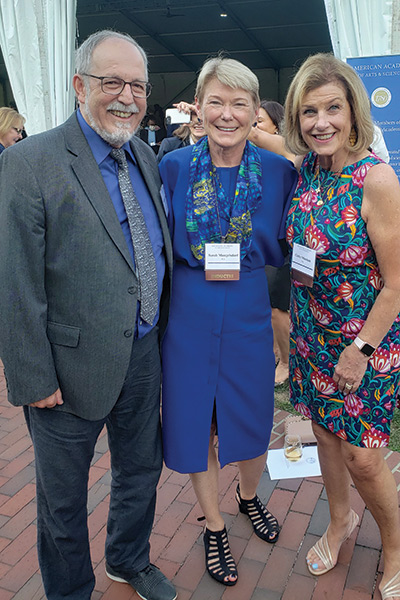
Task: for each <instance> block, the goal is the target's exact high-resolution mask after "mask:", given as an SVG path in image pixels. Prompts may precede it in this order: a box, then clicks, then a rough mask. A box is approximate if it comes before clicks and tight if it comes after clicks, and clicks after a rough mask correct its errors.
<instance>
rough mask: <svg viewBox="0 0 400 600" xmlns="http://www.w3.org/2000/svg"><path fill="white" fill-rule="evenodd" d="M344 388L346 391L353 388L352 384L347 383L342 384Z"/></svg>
mask: <svg viewBox="0 0 400 600" xmlns="http://www.w3.org/2000/svg"><path fill="white" fill-rule="evenodd" d="M344 387H345V388H346V390H351V389H352V387H353V384H351V383H349V382H347V383H345V384H344Z"/></svg>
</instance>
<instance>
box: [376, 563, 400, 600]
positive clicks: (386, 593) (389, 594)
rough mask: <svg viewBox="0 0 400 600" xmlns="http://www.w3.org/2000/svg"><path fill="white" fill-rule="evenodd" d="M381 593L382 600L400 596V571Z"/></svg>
mask: <svg viewBox="0 0 400 600" xmlns="http://www.w3.org/2000/svg"><path fill="white" fill-rule="evenodd" d="M379 591H380V593H381V596H382V600H389V598H395V597H396V596H400V570H399V571H397V573H396V575H394V576H393V577H392V579H389V581H388V582H387V583H386V584H385V585H384V586H383V588H382V589H381V590H379Z"/></svg>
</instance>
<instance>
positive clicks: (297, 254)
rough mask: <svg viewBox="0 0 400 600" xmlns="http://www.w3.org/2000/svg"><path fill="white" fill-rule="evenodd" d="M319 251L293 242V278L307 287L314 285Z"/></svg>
mask: <svg viewBox="0 0 400 600" xmlns="http://www.w3.org/2000/svg"><path fill="white" fill-rule="evenodd" d="M316 258H317V253H316V251H315V250H313V249H312V248H308V247H307V246H302V245H301V244H296V243H294V244H293V254H292V265H291V266H292V279H294V280H295V281H298V282H299V283H303V284H304V285H306V286H307V287H312V286H313V282H314V273H315V260H316Z"/></svg>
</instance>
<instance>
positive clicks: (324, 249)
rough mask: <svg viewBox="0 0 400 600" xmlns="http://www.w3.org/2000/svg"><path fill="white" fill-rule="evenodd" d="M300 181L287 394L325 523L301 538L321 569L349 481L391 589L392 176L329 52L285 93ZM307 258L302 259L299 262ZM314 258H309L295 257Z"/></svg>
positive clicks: (396, 304)
mask: <svg viewBox="0 0 400 600" xmlns="http://www.w3.org/2000/svg"><path fill="white" fill-rule="evenodd" d="M285 117H286V118H285V122H286V128H287V131H286V142H287V144H288V146H289V147H290V149H291V150H292V152H294V153H295V154H297V155H301V154H303V155H304V153H305V152H307V154H306V155H305V156H304V157H303V158H302V160H299V161H297V162H298V166H299V168H300V177H299V184H298V187H297V190H296V194H295V196H294V198H293V202H292V206H291V208H290V211H289V217H288V230H287V237H288V241H289V244H290V246H291V247H292V254H293V260H292V265H293V279H294V281H293V288H292V298H291V321H292V326H291V351H290V387H291V390H290V391H291V401H292V403H293V405H294V406H295V408H296V409H297V410H298V411H299V412H300V413H302V414H303V415H305V416H307V417H309V418H310V419H312V424H313V429H314V433H315V436H316V438H317V441H318V453H319V459H320V464H321V471H322V475H323V478H324V483H325V487H326V492H327V496H328V502H329V509H330V517H331V520H330V523H329V526H328V529H327V531H326V532H325V533H324V535H323V536H322V538H321V539H320V540H318V541H317V543H316V544H315V545H314V546H313V547H312V548H311V549H310V550H309V552H308V555H307V565H308V569H309V570H310V571H311V573H312V574H313V575H323V574H324V573H326V572H327V571H330V570H331V569H333V568H334V567H335V565H336V563H337V560H338V555H339V550H340V547H341V545H342V543H343V542H344V540H345V539H347V538H348V537H350V535H351V534H352V533H353V531H354V530H355V529H356V527H357V524H358V520H359V518H358V515H357V513H356V512H355V511H354V510H352V509H351V507H350V498H351V493H350V482H351V481H353V483H354V485H355V486H356V488H357V490H358V492H359V493H360V495H361V496H362V498H363V500H364V502H365V503H366V505H367V506H368V508H369V510H370V511H371V513H372V515H373V517H374V518H375V520H376V521H377V524H378V526H379V529H380V534H381V538H382V547H383V555H384V559H385V568H384V574H383V577H382V581H381V583H380V592H381V595H382V598H383V600H400V568H399V565H400V527H399V511H398V497H397V490H396V484H395V480H394V477H393V475H392V473H391V471H390V469H389V467H388V465H387V463H386V461H385V460H384V455H383V453H382V447H385V446H387V445H388V443H389V434H390V421H391V419H392V417H393V410H394V404H395V398H394V390H395V389H396V388H397V386H398V383H399V378H400V318H399V316H400V315H399V311H400V236H399V230H400V187H399V182H398V179H397V177H396V174H395V173H394V171H393V169H392V168H391V167H389V165H387V164H385V163H383V161H382V160H381V159H379V158H377V157H376V156H375V155H374V154H373V152H371V151H370V150H369V147H370V145H371V143H372V140H373V131H374V130H373V124H372V121H371V115H370V106H369V99H368V95H367V93H366V91H365V89H364V87H363V85H362V82H361V80H360V79H359V77H358V75H357V74H356V72H355V71H354V70H353V69H352V68H351V67H350V66H349V65H346V64H345V63H343V62H342V61H341V60H339V59H337V58H335V57H334V56H332V55H330V54H317V55H315V56H312V57H309V58H308V59H307V61H306V62H305V63H304V64H303V65H302V67H301V68H300V70H299V71H298V73H297V75H296V77H295V78H294V79H293V82H292V84H291V86H290V89H289V92H288V96H287V99H286V115H285ZM304 257H305V258H307V260H308V263H306V262H305V260H304ZM312 259H314V262H315V267H314V268H312V269H308V268H304V267H305V266H307V264H311V260H312Z"/></svg>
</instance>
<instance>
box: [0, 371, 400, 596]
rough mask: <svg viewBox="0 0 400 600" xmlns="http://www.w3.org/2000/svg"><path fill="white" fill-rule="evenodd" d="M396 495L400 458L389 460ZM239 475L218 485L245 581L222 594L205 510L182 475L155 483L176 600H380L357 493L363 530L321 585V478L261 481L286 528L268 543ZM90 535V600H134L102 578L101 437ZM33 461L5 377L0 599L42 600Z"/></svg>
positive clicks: (160, 540) (156, 536)
mask: <svg viewBox="0 0 400 600" xmlns="http://www.w3.org/2000/svg"><path fill="white" fill-rule="evenodd" d="M286 414H287V413H285V412H283V411H279V410H277V411H275V418H274V430H273V433H272V439H271V447H273V448H274V447H281V446H282V437H283V423H284V418H285V416H286ZM387 460H388V463H389V465H390V468H391V469H392V471H393V473H394V475H395V478H396V482H397V485H398V489H400V454H399V453H396V452H390V451H388V452H387ZM237 476H238V472H237V468H236V466H235V465H228V466H227V467H225V468H224V469H223V470H222V476H221V482H220V496H221V507H222V510H223V513H224V518H225V522H226V525H227V528H228V530H229V538H230V542H231V548H232V552H233V554H234V556H235V558H236V561H237V562H238V568H239V577H240V578H239V582H238V584H237V585H236V586H234V587H231V588H225V587H224V586H222V585H220V584H218V583H217V582H215V581H214V580H212V579H211V578H210V577H209V575H208V574H207V573H206V572H205V568H204V549H203V543H202V526H201V525H200V524H199V522H198V521H197V517H199V516H200V515H201V510H200V508H199V506H198V504H196V499H195V496H194V493H193V490H192V488H191V485H190V481H189V478H188V477H187V476H186V475H180V474H178V473H174V472H172V471H170V470H169V469H167V468H164V470H163V473H162V477H161V480H160V485H159V494H158V501H157V508H156V520H155V525H154V531H153V534H152V538H151V559H152V561H153V562H155V563H157V565H158V566H159V567H160V568H161V569H162V570H163V571H164V573H165V574H166V575H167V576H168V577H170V578H171V579H172V580H173V581H174V583H175V585H176V587H177V589H178V592H179V596H178V597H179V600H311V599H312V600H380V595H379V593H378V592H377V591H376V589H377V584H378V583H379V580H380V577H381V573H382V561H381V549H380V540H379V533H378V528H377V526H376V524H375V522H374V520H373V519H372V517H371V514H370V512H369V511H368V509H366V508H365V506H364V504H363V502H362V501H361V500H360V498H359V497H358V495H357V493H356V492H355V490H353V492H354V493H353V499H352V505H353V507H354V509H355V510H356V511H357V513H358V514H359V515H360V526H359V527H357V529H356V531H355V532H354V533H353V535H352V536H351V538H350V539H349V540H348V541H346V542H345V543H344V544H343V547H342V550H341V552H340V556H339V563H338V565H337V566H336V568H335V569H334V570H333V571H331V572H330V573H327V574H326V575H324V576H322V577H320V578H319V579H318V578H316V577H313V576H311V575H310V574H309V573H308V571H307V569H306V566H305V561H304V558H305V554H306V551H307V550H308V548H309V547H310V546H311V545H312V544H313V543H314V542H315V541H316V540H317V539H318V537H319V536H321V535H322V533H323V532H324V530H325V528H326V526H327V523H328V503H327V499H326V495H325V491H324V487H323V484H322V480H321V478H310V479H293V480H281V481H271V480H270V479H269V476H268V473H264V475H263V477H262V479H261V482H260V486H259V495H260V497H261V498H262V500H264V501H268V507H269V508H270V510H271V511H272V512H273V513H274V514H275V515H276V516H277V518H278V520H279V522H280V523H281V524H282V531H281V535H280V537H279V540H278V542H277V543H276V544H275V545H270V544H266V543H264V542H262V541H261V540H259V539H258V538H257V537H256V536H255V535H254V533H253V531H252V527H251V524H250V521H249V520H248V519H247V517H246V516H244V515H242V514H240V513H238V509H237V504H236V502H235V500H234V490H235V487H236V482H237ZM89 488H90V489H89V531H90V539H91V549H92V560H93V564H94V568H95V573H96V587H95V591H94V594H93V600H138V596H137V595H136V594H135V593H134V592H133V590H132V588H130V587H129V586H128V585H125V584H118V583H112V582H111V581H110V580H109V579H108V578H107V577H106V576H105V573H104V540H105V527H106V515H107V508H108V494H109V489H110V472H109V455H108V450H107V438H106V435H105V432H103V434H102V435H101V437H100V439H99V441H98V443H97V446H96V453H95V457H94V460H93V466H92V469H91V474H90V483H89ZM35 509H36V506H35V479H34V455H33V451H32V447H31V444H30V439H29V436H28V434H27V431H26V427H25V423H24V419H23V415H22V411H21V409H19V408H14V407H12V406H10V405H9V404H8V403H7V400H6V389H5V381H4V376H3V374H2V369H0V600H43V599H44V593H43V587H42V583H41V579H40V574H39V571H38V563H37V557H36V548H35V538H36V521H35Z"/></svg>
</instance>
